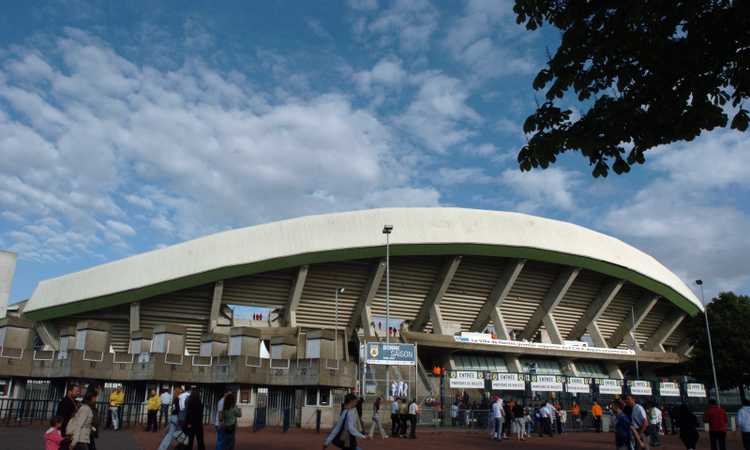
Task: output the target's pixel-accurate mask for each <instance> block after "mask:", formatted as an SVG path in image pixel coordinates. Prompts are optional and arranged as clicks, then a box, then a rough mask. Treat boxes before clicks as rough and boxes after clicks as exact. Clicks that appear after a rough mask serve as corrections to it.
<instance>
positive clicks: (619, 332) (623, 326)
mask: <svg viewBox="0 0 750 450" xmlns="http://www.w3.org/2000/svg"><path fill="white" fill-rule="evenodd" d="M658 301H659V296H658V295H656V294H653V293H647V294H646V295H645V296H643V297H642V298H641V299H640V300H639V301H638V302H637V303H636V305H635V307H634V312H635V315H631V314H628V316H627V317H626V318H625V319H624V320H623V321H622V323H620V325H619V326H618V327H617V329H616V330H615V332H614V333H612V336H611V337H610V338H609V341H607V343H608V344H609V346H610V347H612V348H617V346H619V345H620V344H622V341H623V340H624V339H625V338H626V336H627V335H628V334H630V333H634V332H635V330H636V329H637V328H638V325H640V324H641V322H642V321H643V319H644V318H646V316H648V314H649V313H650V312H651V310H652V309H653V308H654V306H656V303H657V302H658Z"/></svg>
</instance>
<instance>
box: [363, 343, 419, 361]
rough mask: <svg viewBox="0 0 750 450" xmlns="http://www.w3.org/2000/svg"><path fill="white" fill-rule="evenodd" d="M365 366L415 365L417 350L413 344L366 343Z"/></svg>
mask: <svg viewBox="0 0 750 450" xmlns="http://www.w3.org/2000/svg"><path fill="white" fill-rule="evenodd" d="M366 357H367V360H366V362H367V364H371V365H387V366H415V365H417V349H416V347H415V346H414V344H386V343H384V342H368V343H367V355H366Z"/></svg>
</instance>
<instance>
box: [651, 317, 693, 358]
mask: <svg viewBox="0 0 750 450" xmlns="http://www.w3.org/2000/svg"><path fill="white" fill-rule="evenodd" d="M685 317H687V313H686V312H683V311H674V312H673V313H672V314H671V315H668V316H667V317H665V318H664V321H662V323H661V325H659V329H658V330H656V333H654V334H653V335H651V337H650V338H649V339H648V341H646V345H644V346H643V347H644V349H645V350H647V351H653V352H664V347H663V345H664V342H665V341H666V340H667V339H669V336H671V335H672V333H674V330H676V329H677V327H678V326H680V324H681V323H682V321H683V320H684V319H685Z"/></svg>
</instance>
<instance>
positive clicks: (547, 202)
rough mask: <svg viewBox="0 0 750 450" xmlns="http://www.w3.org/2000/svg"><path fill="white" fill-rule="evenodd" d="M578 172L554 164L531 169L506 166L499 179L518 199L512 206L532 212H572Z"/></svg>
mask: <svg viewBox="0 0 750 450" xmlns="http://www.w3.org/2000/svg"><path fill="white" fill-rule="evenodd" d="M579 175H580V174H579V173H578V172H571V171H567V170H564V169H559V168H555V167H553V168H549V169H545V170H533V171H531V172H521V171H520V170H518V169H508V170H504V171H503V172H502V173H501V175H500V180H501V183H502V184H503V185H505V186H506V187H507V188H508V189H510V190H511V191H512V192H513V193H514V194H515V196H516V198H517V199H519V200H518V202H517V203H516V204H515V205H514V209H517V210H519V211H524V212H533V213H540V212H543V211H545V210H560V211H566V212H572V211H574V210H575V209H576V208H577V205H576V201H575V194H574V190H575V188H576V186H577V185H578V184H579V182H580V180H579Z"/></svg>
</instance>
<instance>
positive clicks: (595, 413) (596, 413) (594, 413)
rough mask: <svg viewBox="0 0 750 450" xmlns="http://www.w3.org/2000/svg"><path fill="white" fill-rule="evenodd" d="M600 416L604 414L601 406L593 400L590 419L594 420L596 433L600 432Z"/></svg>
mask: <svg viewBox="0 0 750 450" xmlns="http://www.w3.org/2000/svg"><path fill="white" fill-rule="evenodd" d="M602 414H604V410H602V406H601V405H600V404H599V402H598V401H596V400H594V404H593V405H592V406H591V417H593V419H594V429H595V430H596V432H597V433H601V432H602Z"/></svg>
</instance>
